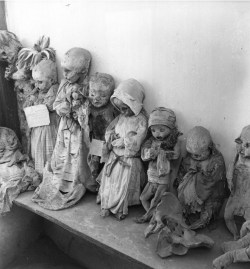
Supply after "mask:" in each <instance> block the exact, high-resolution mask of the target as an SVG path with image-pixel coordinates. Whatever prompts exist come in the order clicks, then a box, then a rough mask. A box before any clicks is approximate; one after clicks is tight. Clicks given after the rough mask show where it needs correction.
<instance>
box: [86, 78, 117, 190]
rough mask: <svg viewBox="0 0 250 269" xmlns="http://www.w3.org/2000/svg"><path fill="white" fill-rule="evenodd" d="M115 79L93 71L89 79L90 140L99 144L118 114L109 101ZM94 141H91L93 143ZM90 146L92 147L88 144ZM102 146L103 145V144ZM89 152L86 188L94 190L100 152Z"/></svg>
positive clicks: (100, 165)
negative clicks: (88, 173) (89, 176)
mask: <svg viewBox="0 0 250 269" xmlns="http://www.w3.org/2000/svg"><path fill="white" fill-rule="evenodd" d="M114 88H115V81H114V79H113V77H112V76H111V75H109V74H105V73H95V74H94V75H92V76H91V77H90V80H89V100H90V103H91V106H90V115H89V125H90V140H91V142H93V140H95V141H96V142H97V143H99V144H103V143H104V141H105V132H106V129H107V127H108V125H109V124H110V123H111V122H112V121H113V119H114V118H115V117H116V116H117V115H118V111H117V110H116V109H115V107H114V106H113V105H112V104H111V102H110V97H111V95H112V94H113V92H114ZM93 144H94V143H92V145H93ZM90 148H92V147H91V146H90ZM103 148H104V146H103ZM94 153H96V152H93V153H90V154H89V155H88V165H89V167H90V171H91V179H90V180H89V181H88V182H87V189H89V190H91V191H93V192H95V191H96V190H97V187H98V185H97V182H96V178H97V176H98V175H99V173H100V171H101V169H102V168H103V164H102V163H101V157H102V154H98V153H97V154H98V155H97V154H94Z"/></svg>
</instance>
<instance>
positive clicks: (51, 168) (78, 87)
mask: <svg viewBox="0 0 250 269" xmlns="http://www.w3.org/2000/svg"><path fill="white" fill-rule="evenodd" d="M90 61H91V55H90V53H89V51H87V50H85V49H83V48H72V49H70V50H69V51H68V52H67V53H66V54H65V55H64V57H63V60H62V68H63V76H64V79H63V80H62V81H61V83H60V86H59V89H58V92H57V95H56V100H55V102H54V104H53V109H55V110H56V112H57V114H58V115H59V116H60V123H59V127H58V133H57V138H56V145H55V148H54V151H53V154H52V158H51V165H50V164H48V165H47V166H46V167H45V169H44V173H43V181H42V184H41V185H40V186H39V188H37V189H36V192H35V193H34V196H33V198H32V199H33V201H35V202H38V203H39V205H41V206H42V207H44V208H48V209H51V210H59V209H63V208H67V207H69V206H72V205H74V204H75V203H77V202H78V201H79V200H80V199H81V197H82V196H83V195H84V193H85V191H86V187H85V182H86V179H87V178H89V177H90V175H91V174H90V170H89V167H88V164H87V154H88V148H87V145H86V143H85V142H86V139H87V137H88V136H89V130H88V128H87V127H88V123H87V122H86V120H87V119H88V116H89V112H88V107H89V106H88V102H87V101H86V98H85V97H84V96H86V95H87V86H88V76H87V75H88V71H89V67H90ZM78 110H81V111H83V112H84V113H81V120H80V122H81V125H80V124H79V117H78ZM83 127H84V128H85V127H86V130H85V129H84V128H83ZM85 133H87V135H85Z"/></svg>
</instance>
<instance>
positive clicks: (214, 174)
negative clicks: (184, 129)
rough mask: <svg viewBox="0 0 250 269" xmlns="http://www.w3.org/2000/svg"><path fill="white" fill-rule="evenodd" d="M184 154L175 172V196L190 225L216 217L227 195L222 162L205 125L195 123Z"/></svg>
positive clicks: (197, 225)
mask: <svg viewBox="0 0 250 269" xmlns="http://www.w3.org/2000/svg"><path fill="white" fill-rule="evenodd" d="M186 149H187V152H188V153H187V156H186V157H185V158H184V159H183V161H182V163H181V166H180V170H179V175H178V181H179V186H178V198H179V200H180V202H181V204H182V206H183V208H184V215H185V217H186V221H187V223H188V224H189V225H190V229H198V228H202V227H204V226H206V225H207V224H208V223H209V222H210V220H211V219H212V218H213V217H216V216H217V215H218V213H219V211H220V208H221V206H222V204H223V200H224V198H225V195H226V191H225V190H226V188H225V187H226V176H225V163H224V158H223V156H222V154H221V153H220V152H219V151H218V150H217V149H216V147H215V145H214V143H213V141H212V138H211V135H210V133H209V131H208V130H207V129H205V128H204V127H201V126H196V127H194V128H193V129H191V130H190V131H189V133H188V135H187V144H186Z"/></svg>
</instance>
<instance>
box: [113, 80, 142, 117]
mask: <svg viewBox="0 0 250 269" xmlns="http://www.w3.org/2000/svg"><path fill="white" fill-rule="evenodd" d="M144 98H145V93H144V88H143V86H142V85H141V84H140V83H139V82H138V81H137V80H135V79H133V78H130V79H127V80H124V81H122V82H121V83H120V84H119V85H118V87H117V88H116V89H115V91H114V94H113V95H112V96H111V98H110V101H111V103H112V104H113V105H114V106H115V107H116V108H117V109H118V110H120V112H121V113H122V114H124V115H125V116H126V117H131V116H133V115H135V116H138V114H139V113H140V112H141V110H142V108H143V101H144Z"/></svg>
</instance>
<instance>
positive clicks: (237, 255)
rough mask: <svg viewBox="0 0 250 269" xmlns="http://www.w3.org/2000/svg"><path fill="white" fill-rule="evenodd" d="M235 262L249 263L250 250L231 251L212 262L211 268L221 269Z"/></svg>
mask: <svg viewBox="0 0 250 269" xmlns="http://www.w3.org/2000/svg"><path fill="white" fill-rule="evenodd" d="M237 262H250V248H248V249H247V248H241V249H236V250H232V251H229V252H227V253H225V254H223V255H221V256H219V257H218V258H216V259H215V260H214V261H213V268H214V269H223V268H227V267H228V266H229V265H230V264H232V263H237Z"/></svg>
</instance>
